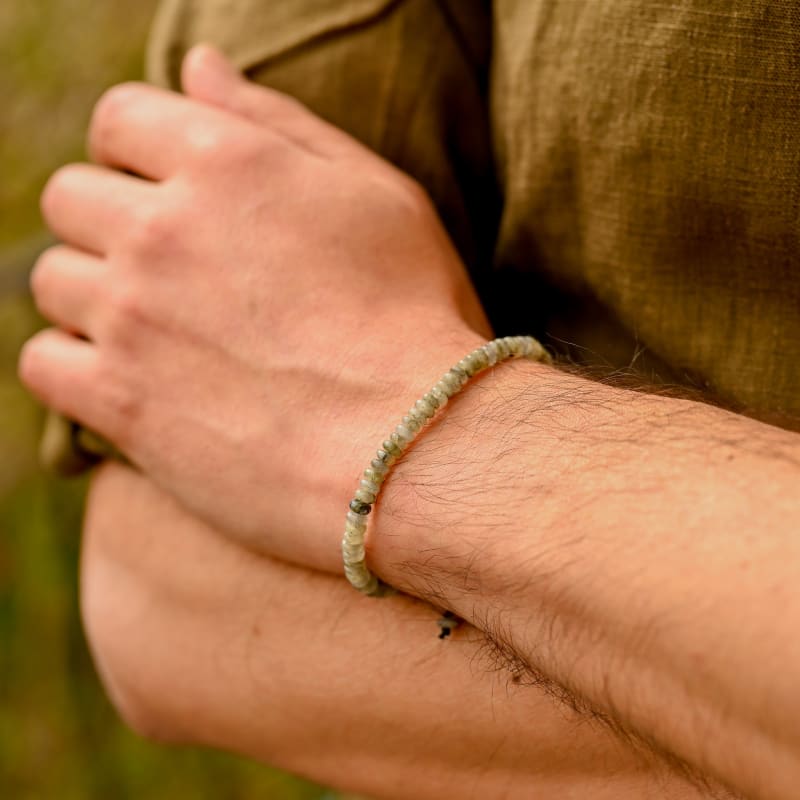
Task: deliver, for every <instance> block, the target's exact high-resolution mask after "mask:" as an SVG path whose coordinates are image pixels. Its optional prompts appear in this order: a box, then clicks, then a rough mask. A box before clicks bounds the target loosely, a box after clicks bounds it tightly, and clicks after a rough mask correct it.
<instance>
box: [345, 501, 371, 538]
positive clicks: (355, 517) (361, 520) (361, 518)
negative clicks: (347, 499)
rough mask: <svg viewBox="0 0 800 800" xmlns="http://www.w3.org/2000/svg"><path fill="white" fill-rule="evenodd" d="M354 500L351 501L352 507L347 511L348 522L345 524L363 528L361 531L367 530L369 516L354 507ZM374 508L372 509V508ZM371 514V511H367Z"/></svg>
mask: <svg viewBox="0 0 800 800" xmlns="http://www.w3.org/2000/svg"><path fill="white" fill-rule="evenodd" d="M352 505H353V504H352V502H351V503H350V506H351V509H350V511H348V512H347V522H346V523H345V525H352V526H353V527H356V528H359V527H360V528H361V531H362V532H363V531H365V530H366V529H367V518H366V515H365V514H360V513H358V512H356V511H353V509H352ZM370 510H372V509H370ZM367 514H369V511H367Z"/></svg>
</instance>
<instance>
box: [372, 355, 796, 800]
mask: <svg viewBox="0 0 800 800" xmlns="http://www.w3.org/2000/svg"><path fill="white" fill-rule="evenodd" d="M799 465H800V437H798V436H797V435H795V434H792V433H788V432H786V431H783V430H780V429H777V428H773V427H770V426H767V425H764V424H761V423H758V422H755V421H753V420H750V419H747V418H744V417H740V416H736V415H733V414H730V413H728V412H725V411H722V410H720V409H717V408H713V407H710V406H707V405H703V404H699V403H693V402H690V401H686V400H678V399H674V398H666V397H658V396H650V395H645V394H641V393H636V392H631V391H625V390H621V389H616V388H611V387H608V386H605V385H600V384H597V383H593V382H589V381H585V380H583V379H581V378H577V377H574V376H570V375H566V374H564V373H560V372H558V371H557V370H554V369H552V368H549V367H543V366H541V365H535V364H527V363H519V364H513V365H504V366H503V367H501V368H498V369H497V370H495V371H494V372H493V373H491V374H488V375H486V376H485V377H484V378H482V379H479V380H478V381H477V382H476V384H475V385H474V386H472V387H470V388H469V389H468V390H467V391H465V392H463V393H462V394H461V395H460V396H459V397H458V398H456V399H455V400H454V401H452V403H451V405H450V406H449V407H448V409H447V412H446V413H445V414H443V415H442V416H441V418H440V419H439V420H438V421H437V422H436V423H435V426H434V427H432V428H431V429H430V430H429V431H427V432H426V433H425V434H424V435H423V436H421V437H420V439H419V440H418V441H417V443H415V445H414V448H413V449H412V450H410V451H409V452H408V453H407V455H406V456H404V458H403V460H402V461H401V462H400V463H399V464H398V465H397V466H396V467H395V469H394V472H393V474H392V475H391V477H390V479H389V481H388V482H387V485H386V487H385V488H384V496H383V497H382V500H381V504H380V506H379V507H378V508H376V516H375V519H374V527H373V528H372V533H371V536H370V540H369V549H370V552H369V557H368V560H369V563H370V564H371V566H373V568H374V569H375V570H376V572H378V574H380V575H381V576H382V577H383V578H384V579H386V580H387V581H388V582H389V583H392V584H393V585H396V586H400V587H401V588H404V589H406V590H408V591H410V592H412V593H413V594H416V595H417V596H420V597H424V598H426V599H430V600H432V601H434V602H439V603H440V604H441V605H442V606H444V607H447V608H450V609H452V610H454V611H456V612H457V613H459V614H460V615H462V616H463V617H464V618H466V619H468V620H470V621H471V622H473V623H474V624H476V625H477V626H478V627H481V628H483V629H484V630H486V632H487V633H488V634H489V635H490V636H491V637H493V638H494V639H495V640H496V641H497V643H498V645H499V647H500V649H501V650H502V652H504V653H505V654H506V655H508V656H509V657H510V658H512V659H518V660H519V662H520V663H522V664H524V665H526V667H527V668H528V669H529V670H531V671H532V672H534V673H536V674H537V675H540V676H544V677H545V678H547V679H549V680H552V681H553V682H554V683H555V684H556V685H558V686H560V687H563V689H565V690H566V691H567V692H569V693H570V694H571V695H572V696H573V697H575V698H576V699H577V701H578V702H579V703H583V704H585V705H586V706H587V707H590V708H591V709H593V711H594V712H595V713H597V714H601V715H605V716H606V717H608V718H609V719H611V720H613V722H614V723H615V725H616V726H621V727H623V728H625V729H626V730H628V731H629V732H632V733H634V734H636V735H638V736H639V737H640V738H641V739H643V740H645V741H647V742H648V743H651V744H652V745H653V746H654V748H655V749H658V750H662V751H664V752H665V753H667V754H670V756H671V757H676V758H679V759H683V760H685V761H686V762H687V763H688V764H690V765H693V766H695V767H700V768H703V769H710V770H711V771H713V772H714V773H716V774H717V775H719V776H720V777H721V778H723V779H725V780H726V781H728V782H729V783H730V784H731V785H733V786H735V787H736V788H738V789H739V790H742V791H745V792H747V793H749V794H751V795H752V796H753V797H767V796H768V797H771V798H774V797H787V798H788V797H792V796H795V795H796V786H797V785H798V782H800V757H798V755H797V754H798V753H799V752H800V728H799V727H798V725H797V723H796V720H797V718H798V716H799V715H800V701H799V700H798V697H797V693H796V690H795V681H794V676H795V674H797V671H798V670H799V669H800V652H798V650H797V648H796V647H795V644H794V643H795V641H796V637H795V634H794V631H795V627H796V625H795V622H796V620H797V619H798V616H799V615H800V596H798V593H797V592H796V590H795V588H794V587H795V585H796V575H797V573H798V569H800V542H798V536H797V534H798V532H800V503H799V502H798V492H797V487H798V485H799V482H798V479H799V478H800V466H799Z"/></svg>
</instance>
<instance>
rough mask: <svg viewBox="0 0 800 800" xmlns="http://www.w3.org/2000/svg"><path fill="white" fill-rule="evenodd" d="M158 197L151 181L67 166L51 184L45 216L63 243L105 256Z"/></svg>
mask: <svg viewBox="0 0 800 800" xmlns="http://www.w3.org/2000/svg"><path fill="white" fill-rule="evenodd" d="M154 192H155V189H154V187H153V186H152V185H151V184H149V183H148V182H147V181H143V180H140V179H139V178H135V177H133V176H131V175H122V174H121V173H119V172H115V171H113V170H110V169H106V168H105V167H98V166H95V165H93V164H68V165H67V166H65V167H61V168H60V169H58V170H56V172H54V173H53V175H52V176H51V178H50V180H49V181H48V182H47V185H46V186H45V188H44V191H43V192H42V198H41V208H42V216H43V217H44V219H45V222H46V223H47V226H48V227H49V228H50V230H51V231H52V232H53V233H54V234H55V235H56V236H57V237H58V238H59V239H63V240H64V241H65V242H68V243H69V244H71V245H74V246H75V247H78V248H80V249H82V250H86V251H89V252H92V253H97V254H104V253H106V252H108V250H109V248H110V246H111V244H112V243H113V242H114V241H115V240H116V239H117V238H118V236H119V234H120V233H121V232H123V231H124V230H126V229H127V227H128V225H129V224H130V220H131V218H132V216H133V214H134V213H135V212H136V210H138V209H141V208H143V207H145V206H146V205H147V204H148V203H150V202H152V201H153V198H154V196H155V195H154Z"/></svg>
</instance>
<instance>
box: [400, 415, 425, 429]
mask: <svg viewBox="0 0 800 800" xmlns="http://www.w3.org/2000/svg"><path fill="white" fill-rule="evenodd" d="M403 425H405V426H406V428H408V429H409V430H410V431H411V433H416V432H417V431H418V430H419V429H420V428H421V427H422V422H421V421H420V420H419V419H418V418H417V417H412V416H411V414H406V415H405V416H404V417H403Z"/></svg>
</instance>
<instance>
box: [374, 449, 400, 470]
mask: <svg viewBox="0 0 800 800" xmlns="http://www.w3.org/2000/svg"><path fill="white" fill-rule="evenodd" d="M376 455H377V460H378V461H380V462H381V464H383V465H384V466H387V467H388V466H390V465H391V464H393V463H394V460H395V458H394V456H393V455H392V454H391V453H389V452H388V451H386V450H378V452H377V454H376Z"/></svg>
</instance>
